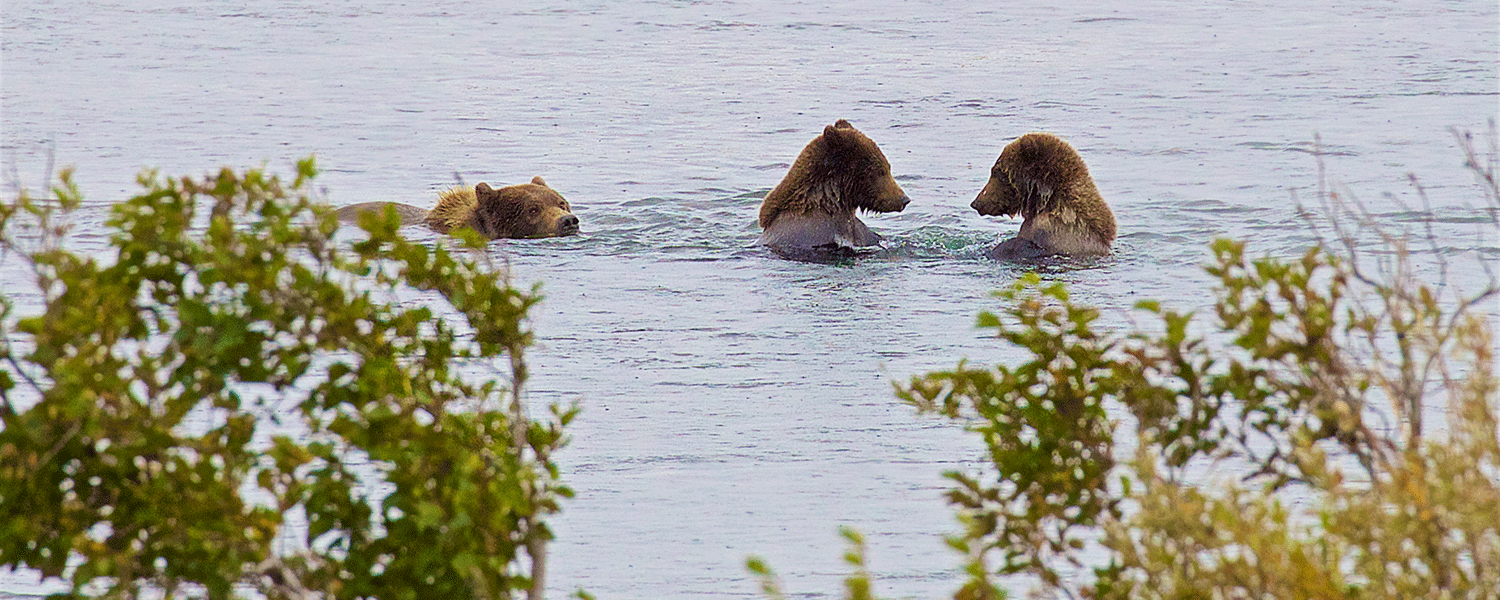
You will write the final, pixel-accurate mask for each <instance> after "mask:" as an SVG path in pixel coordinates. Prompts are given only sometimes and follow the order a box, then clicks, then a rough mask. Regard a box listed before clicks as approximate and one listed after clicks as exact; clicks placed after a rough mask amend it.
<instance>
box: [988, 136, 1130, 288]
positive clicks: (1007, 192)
mask: <svg viewBox="0 0 1500 600" xmlns="http://www.w3.org/2000/svg"><path fill="white" fill-rule="evenodd" d="M970 206H972V207H973V208H974V210H977V211H979V214H981V215H1021V217H1023V218H1025V219H1026V220H1025V221H1022V222H1021V230H1020V231H1019V232H1018V233H1017V234H1016V237H1013V238H1011V239H1008V240H1005V241H1004V242H1001V243H1000V244H999V245H997V246H995V247H994V248H991V249H990V250H989V251H988V252H986V253H985V254H986V255H987V256H989V257H991V258H997V259H1002V260H1009V259H1026V258H1039V257H1042V256H1049V255H1054V254H1066V255H1072V256H1090V255H1099V254H1108V253H1109V250H1110V245H1111V244H1113V243H1114V241H1115V215H1114V213H1112V212H1110V210H1109V205H1108V204H1105V203H1104V198H1102V197H1100V196H1099V189H1098V188H1096V187H1094V180H1093V178H1091V177H1089V168H1088V167H1087V166H1084V164H1083V158H1082V157H1080V156H1078V152H1077V151H1075V150H1073V147H1072V146H1070V145H1068V143H1067V142H1066V141H1063V139H1062V138H1060V137H1057V136H1055V135H1052V134H1050V133H1028V134H1026V135H1023V136H1021V137H1020V138H1018V139H1016V141H1014V142H1011V143H1010V145H1008V146H1006V147H1005V149H1004V150H1001V151H1000V158H999V159H997V160H996V161H995V166H994V167H992V168H990V180H989V182H988V183H986V184H985V185H984V189H983V190H980V191H979V196H978V197H977V198H975V199H974V203H973V204H971V205H970Z"/></svg>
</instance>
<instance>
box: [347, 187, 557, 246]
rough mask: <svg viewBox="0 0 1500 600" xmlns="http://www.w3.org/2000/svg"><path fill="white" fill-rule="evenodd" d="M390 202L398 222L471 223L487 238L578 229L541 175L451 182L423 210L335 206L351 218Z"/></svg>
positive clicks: (446, 226)
mask: <svg viewBox="0 0 1500 600" xmlns="http://www.w3.org/2000/svg"><path fill="white" fill-rule="evenodd" d="M386 206H392V207H395V210H396V214H397V215H398V216H400V217H401V224H402V225H414V224H417V223H424V224H426V225H427V226H428V227H431V228H432V229H434V230H436V231H438V232H441V233H448V232H449V231H452V230H454V229H458V228H462V227H470V228H473V229H474V230H475V231H477V232H479V234H480V235H483V236H485V237H487V238H490V239H501V238H538V237H553V236H563V235H572V234H575V233H578V217H576V216H574V215H573V212H572V207H571V206H570V205H569V204H568V201H567V200H565V199H564V198H563V197H562V195H561V194H559V193H557V191H556V190H553V189H552V188H551V187H549V186H548V185H547V182H546V181H545V180H543V179H542V178H541V177H534V178H532V180H531V183H523V184H520V185H512V186H506V187H502V188H499V189H495V188H492V187H490V186H489V184H486V183H480V184H479V185H476V186H474V187H472V188H471V187H468V186H463V185H461V186H456V187H453V188H450V189H447V190H444V191H443V192H441V193H440V194H438V203H437V206H435V207H433V209H432V210H426V209H422V208H418V207H415V206H411V205H407V204H399V203H395V202H364V203H360V204H353V205H350V206H345V207H343V208H340V209H339V210H338V213H337V214H338V217H339V218H340V219H342V220H346V221H353V220H354V219H356V218H357V217H358V216H359V214H361V213H364V212H368V211H377V210H384V209H385V207H386Z"/></svg>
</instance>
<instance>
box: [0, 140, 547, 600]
mask: <svg viewBox="0 0 1500 600" xmlns="http://www.w3.org/2000/svg"><path fill="white" fill-rule="evenodd" d="M68 175H69V174H68V173H67V172H64V173H63V174H62V177H61V183H60V184H59V185H58V186H56V187H54V188H53V190H52V194H51V196H52V198H51V200H50V202H44V201H38V200H34V199H32V198H30V197H28V196H27V195H26V194H24V193H23V194H22V195H21V196H20V197H19V198H18V199H17V200H16V202H14V203H12V204H10V205H8V206H3V207H0V248H3V249H4V250H5V251H7V252H12V253H16V254H17V255H20V256H23V257H24V258H25V259H26V260H27V262H28V264H29V265H30V267H31V270H32V271H33V272H34V273H35V275H36V281H37V284H38V286H39V288H40V290H41V292H42V295H43V299H44V301H45V310H44V311H43V312H42V314H39V315H35V316H25V317H23V318H19V319H18V320H15V321H14V323H15V325H14V331H11V330H9V329H7V330H6V331H4V335H3V336H0V338H3V340H4V345H3V346H0V360H3V361H4V363H5V364H6V365H7V367H8V368H7V369H0V399H3V403H0V423H3V429H0V564H3V565H7V566H11V567H28V568H34V569H38V570H40V571H41V572H42V573H43V574H44V575H45V576H48V577H64V578H66V579H67V580H69V581H71V583H72V590H73V592H72V594H73V595H83V594H88V595H101V596H105V597H138V596H141V595H142V594H147V595H156V594H162V593H164V594H165V595H166V597H174V595H176V594H177V593H179V592H180V591H184V590H187V591H191V592H192V593H193V594H195V595H196V594H206V595H207V596H208V597H211V598H227V597H231V596H233V595H235V594H236V590H237V589H238V590H240V591H241V592H243V591H253V592H255V593H258V594H261V595H264V596H266V597H268V598H273V599H274V598H301V597H307V596H310V595H318V596H325V597H330V598H335V597H336V598H354V597H378V598H468V597H479V598H497V597H511V596H514V595H516V594H518V593H530V595H531V596H532V597H540V596H541V590H542V585H543V572H544V568H545V564H546V555H545V542H546V541H547V540H548V539H550V537H551V533H550V532H549V531H548V529H547V525H546V523H545V520H544V519H545V517H546V516H547V515H548V514H551V513H553V512H556V511H557V510H558V502H559V499H560V498H562V497H567V496H569V495H570V494H571V493H570V491H569V490H568V489H567V488H566V487H564V486H562V485H561V483H560V481H559V480H558V475H557V468H556V465H555V464H554V463H553V461H552V458H551V457H552V453H553V452H554V451H555V450H557V449H558V448H559V447H561V445H562V443H563V427H564V426H565V425H566V424H567V423H568V422H569V421H570V420H571V419H572V418H573V416H574V415H575V414H576V408H557V407H554V408H553V416H552V418H550V419H547V420H540V421H538V420H532V419H529V418H528V417H527V414H526V410H525V408H524V406H523V404H522V395H521V393H522V386H523V385H524V382H525V379H526V367H525V360H524V351H525V348H526V347H527V345H528V344H529V343H530V341H531V334H530V332H529V331H528V330H527V329H526V327H525V316H526V313H527V310H528V309H529V308H531V307H532V306H533V305H534V304H535V303H536V302H537V300H538V295H537V294H536V293H535V291H534V290H533V291H525V290H520V289H517V288H515V287H513V286H512V285H510V284H509V282H508V280H506V279H505V276H504V274H503V273H496V272H495V271H494V269H490V268H485V266H484V265H480V264H476V263H474V262H472V261H469V260H464V259H461V258H458V257H455V256H453V255H451V254H450V253H449V252H448V251H447V250H445V249H444V248H442V247H437V248H429V247H426V246H422V245H415V244H410V243H407V242H405V241H403V240H402V239H401V238H400V237H398V236H397V235H396V229H397V220H396V218H395V216H394V215H389V214H388V215H384V218H381V217H380V216H371V217H367V218H365V219H364V221H363V222H362V223H361V226H362V227H364V229H365V230H366V231H367V232H368V238H367V239H364V240H363V241H359V242H357V243H354V244H353V247H352V251H351V248H350V245H349V243H347V242H339V241H335V240H334V238H333V234H334V232H335V230H336V228H337V224H336V221H335V219H334V218H333V216H332V214H331V213H330V212H329V211H328V210H327V209H324V208H320V207H319V206H318V204H317V203H316V202H315V201H314V198H313V197H312V196H311V195H310V194H309V192H308V191H307V190H308V189H309V182H310V180H311V179H312V178H313V177H314V175H315V170H314V167H313V163H312V161H311V159H308V160H306V161H303V162H301V163H299V164H298V165H297V175H296V177H295V179H294V180H293V181H292V182H291V183H290V184H286V183H284V182H283V181H281V180H280V179H279V178H277V177H269V176H267V175H265V174H263V173H261V172H260V171H254V170H252V171H248V172H246V173H244V174H236V173H234V172H232V171H229V170H224V171H223V172H221V173H219V174H218V175H217V176H209V177H205V178H203V179H202V180H193V179H190V178H181V179H171V178H165V177H161V176H159V175H157V174H155V173H147V174H143V175H142V176H141V178H140V183H141V185H142V186H143V187H144V188H145V189H144V191H143V192H142V193H141V194H140V195H138V196H136V197H134V198H131V199H130V200H128V201H126V202H123V203H121V204H119V205H118V206H116V207H114V209H113V216H112V217H111V218H110V220H109V222H108V226H109V228H111V230H112V232H113V233H112V234H111V235H110V244H111V247H112V249H113V251H114V256H113V257H112V259H113V260H112V261H100V260H96V259H95V258H90V257H85V256H79V255H77V254H74V253H72V252H70V251H68V250H66V249H64V248H63V247H62V246H61V244H60V243H59V239H60V236H61V234H62V233H63V232H64V231H65V228H63V227H61V226H59V225H57V223H58V219H56V214H55V208H54V207H53V206H54V204H55V205H56V207H57V208H61V209H63V210H67V209H71V208H73V207H76V206H77V205H78V203H79V201H80V195H79V193H78V190H77V189H76V188H75V187H74V186H73V185H72V184H71V180H70V178H69V176H68ZM205 213H207V214H205ZM204 223H206V229H204V227H203V225H204ZM195 224H196V225H197V226H196V227H195ZM470 243H471V244H474V245H476V246H477V245H478V243H479V242H478V241H477V238H470ZM403 290H404V291H405V293H407V294H408V295H414V294H420V293H423V292H426V293H427V295H426V296H424V297H425V298H433V297H440V298H442V300H443V301H445V303H446V304H448V305H451V308H452V311H451V314H450V316H449V317H448V318H442V317H440V316H439V315H438V314H437V313H435V311H434V310H433V309H430V308H427V307H426V306H421V305H420V303H416V304H417V305H416V306H415V307H411V306H410V305H409V304H408V305H406V306H403V305H398V304H394V303H391V302H388V301H385V300H382V298H385V299H386V300H389V299H391V298H393V297H395V296H396V295H397V293H398V292H399V291H403ZM412 290H418V291H417V292H414V291H412ZM11 306H12V305H11V304H10V302H8V301H7V302H6V303H5V304H4V305H3V307H0V308H3V312H4V314H3V315H0V317H8V315H9V313H10V311H11ZM3 321H4V322H5V323H11V322H12V319H10V318H4V319H3ZM20 344H25V345H28V346H29V347H30V350H29V352H27V351H23V350H22V349H21V346H20ZM497 360H499V361H505V362H504V363H502V364H505V365H507V367H508V368H505V369H503V370H502V369H499V368H496V367H493V366H491V367H489V368H490V369H491V370H493V371H494V375H496V376H498V377H488V378H485V379H488V380H486V381H478V382H475V381H470V379H474V377H465V376H464V372H465V371H474V370H475V369H476V368H482V367H483V366H485V365H495V364H496V361H497ZM506 371H508V374H509V379H510V381H509V386H508V387H507V386H505V385H503V384H502V383H500V382H498V381H497V379H503V376H504V374H505V372H506Z"/></svg>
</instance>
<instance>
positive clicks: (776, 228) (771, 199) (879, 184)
mask: <svg viewBox="0 0 1500 600" xmlns="http://www.w3.org/2000/svg"><path fill="white" fill-rule="evenodd" d="M910 201H911V200H910V199H909V198H907V197H906V192H904V191H902V190H901V186H900V185H899V184H897V183H896V179H895V178H893V177H891V163H890V162H888V161H886V159H885V155H884V154H882V153H881V152H880V148H879V147H877V146H876V145H875V142H873V141H871V140H870V138H868V137H865V134H863V133H860V132H859V130H858V129H855V128H854V126H853V125H850V124H849V122H848V121H845V120H843V119H839V121H838V122H836V123H834V124H832V125H829V126H828V127H825V128H823V135H820V136H818V137H815V138H813V140H812V141H811V142H808V143H807V147H806V148H803V149H802V154H800V155H798V156H797V161H796V162H794V163H792V168H791V169H790V170H789V171H787V174H786V177H785V178H783V179H782V180H781V183H780V184H778V185H777V186H776V189H773V190H771V193H769V194H766V199H765V201H764V202H762V203H761V205H760V226H761V228H762V229H764V230H765V231H764V232H763V233H762V234H761V236H760V243H761V244H764V245H766V246H770V247H772V248H781V249H799V248H800V249H811V248H830V249H837V248H845V249H853V248H857V247H861V246H874V245H877V244H879V243H880V239H881V238H880V236H879V235H878V234H876V233H875V232H873V231H870V228H869V227H866V226H865V224H864V223H863V222H861V221H860V220H859V218H857V217H855V216H854V211H855V209H863V210H868V211H872V212H900V211H901V209H904V208H906V205H907V203H909V202H910Z"/></svg>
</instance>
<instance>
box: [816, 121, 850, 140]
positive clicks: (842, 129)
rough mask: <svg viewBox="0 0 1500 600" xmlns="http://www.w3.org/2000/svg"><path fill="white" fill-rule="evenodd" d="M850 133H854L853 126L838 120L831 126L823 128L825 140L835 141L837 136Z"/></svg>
mask: <svg viewBox="0 0 1500 600" xmlns="http://www.w3.org/2000/svg"><path fill="white" fill-rule="evenodd" d="M850 131H854V126H853V125H850V124H849V122H848V121H845V120H843V119H839V120H838V121H835V122H834V123H833V124H832V125H829V126H827V127H824V128H823V136H824V137H827V138H832V139H837V138H839V136H841V135H843V134H844V133H847V132H850Z"/></svg>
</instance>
